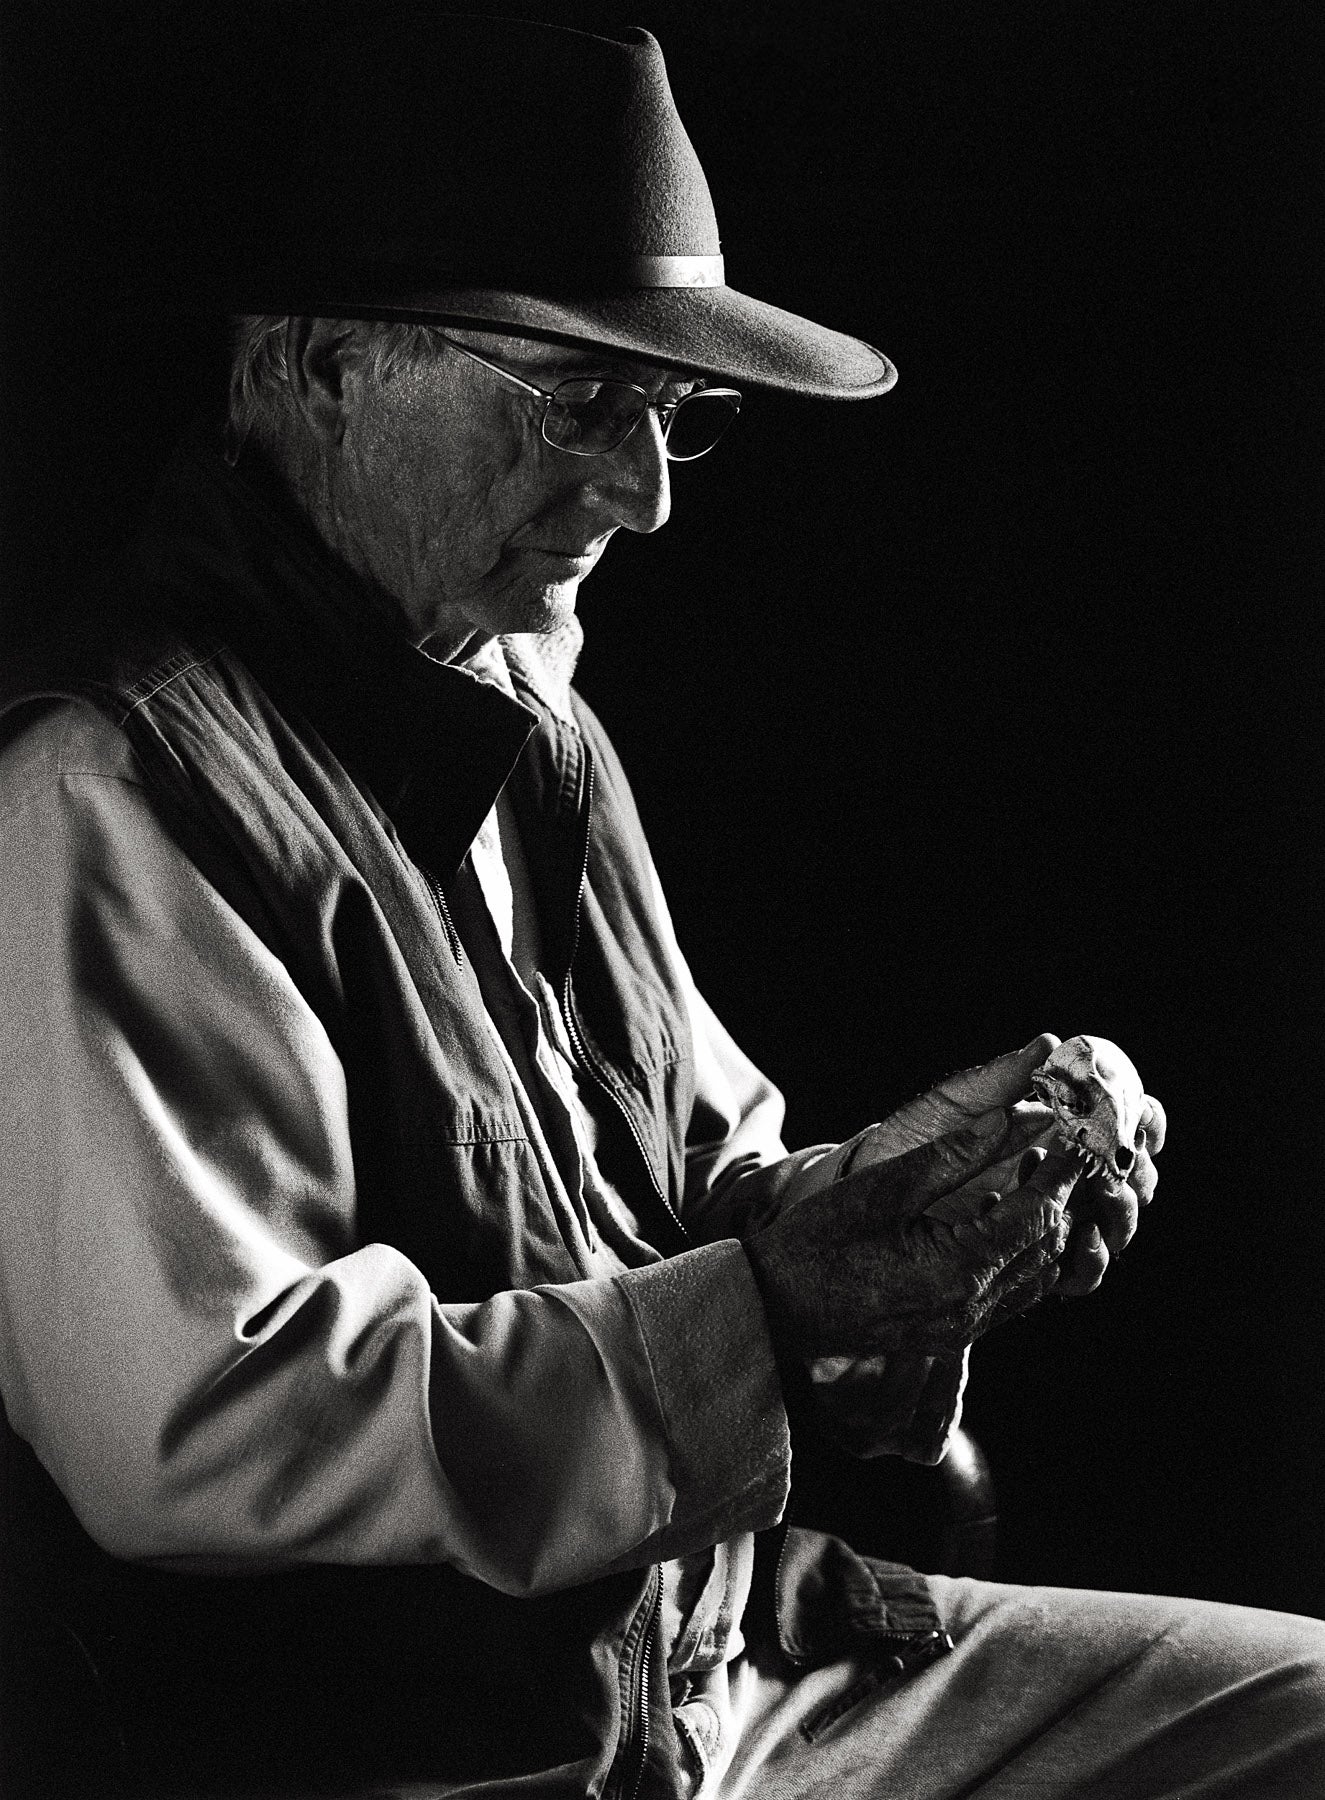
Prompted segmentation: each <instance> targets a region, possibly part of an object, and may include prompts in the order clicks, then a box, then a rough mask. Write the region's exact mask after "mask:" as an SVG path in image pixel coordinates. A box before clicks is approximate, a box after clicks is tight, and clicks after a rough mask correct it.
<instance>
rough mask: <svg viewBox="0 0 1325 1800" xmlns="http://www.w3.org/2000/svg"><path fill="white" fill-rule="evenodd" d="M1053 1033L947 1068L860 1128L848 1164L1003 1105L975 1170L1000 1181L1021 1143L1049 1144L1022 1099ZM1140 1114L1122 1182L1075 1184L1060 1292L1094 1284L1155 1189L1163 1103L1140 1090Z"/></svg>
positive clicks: (1039, 1111)
mask: <svg viewBox="0 0 1325 1800" xmlns="http://www.w3.org/2000/svg"><path fill="white" fill-rule="evenodd" d="M1059 1041H1060V1040H1059V1039H1058V1038H1057V1037H1055V1036H1054V1035H1053V1033H1052V1032H1048V1031H1045V1032H1041V1033H1040V1035H1039V1036H1038V1037H1035V1038H1032V1039H1031V1041H1030V1043H1029V1044H1027V1045H1026V1047H1025V1048H1024V1049H1022V1050H1017V1051H1014V1052H1013V1053H1011V1054H1010V1055H1007V1056H1000V1057H996V1058H995V1059H994V1061H993V1062H988V1063H983V1064H980V1065H979V1066H978V1067H976V1068H973V1069H963V1070H961V1071H960V1072H959V1073H958V1074H956V1075H949V1076H948V1077H947V1078H946V1079H945V1080H943V1081H941V1082H939V1083H938V1085H937V1086H936V1087H934V1088H931V1089H930V1091H929V1092H928V1093H926V1094H921V1095H919V1096H918V1098H916V1099H915V1100H912V1101H909V1102H908V1103H907V1105H905V1106H903V1107H901V1108H899V1110H898V1111H897V1112H895V1113H893V1114H892V1115H891V1116H890V1117H889V1118H887V1119H885V1120H884V1121H883V1123H882V1124H881V1125H873V1126H871V1127H870V1128H869V1130H868V1131H866V1132H863V1133H862V1134H861V1138H860V1141H859V1145H858V1147H857V1149H856V1151H855V1153H854V1155H853V1157H852V1160H851V1162H850V1163H849V1164H848V1168H849V1169H850V1170H851V1171H852V1172H854V1171H855V1170H856V1169H859V1168H862V1167H864V1166H866V1165H867V1164H869V1163H873V1162H878V1161H887V1160H890V1159H891V1158H893V1157H895V1156H898V1155H900V1154H901V1153H902V1152H903V1151H905V1150H909V1149H912V1148H914V1147H915V1146H916V1145H917V1144H923V1143H928V1142H931V1141H932V1140H933V1139H934V1138H936V1137H938V1136H941V1135H942V1134H943V1133H945V1132H950V1131H954V1130H956V1129H958V1128H959V1127H961V1126H962V1125H964V1124H967V1123H969V1122H970V1121H972V1120H973V1119H976V1118H978V1117H979V1116H980V1115H981V1114H983V1113H985V1112H986V1111H988V1110H989V1109H991V1108H995V1107H1010V1108H1012V1109H1013V1122H1014V1128H1013V1131H1012V1132H1011V1133H1010V1135H1009V1140H1008V1143H1007V1144H1006V1145H1005V1146H1004V1150H1003V1154H1002V1156H1001V1157H1000V1160H999V1161H998V1162H997V1163H996V1164H994V1165H993V1166H992V1167H991V1168H990V1169H988V1170H987V1171H986V1173H985V1175H984V1176H983V1177H982V1178H981V1179H982V1182H983V1183H984V1184H986V1185H988V1186H989V1187H990V1188H1002V1187H1005V1186H1007V1185H1008V1184H1009V1183H1010V1182H1011V1181H1012V1180H1013V1178H1014V1175H1015V1170H1016V1166H1017V1161H1018V1158H1019V1157H1020V1154H1021V1152H1022V1150H1023V1149H1024V1148H1025V1147H1026V1146H1027V1145H1028V1144H1031V1143H1038V1144H1039V1145H1040V1146H1041V1147H1042V1148H1044V1149H1045V1150H1046V1152H1049V1151H1051V1150H1053V1149H1054V1138H1053V1134H1052V1132H1051V1131H1050V1129H1049V1126H1050V1120H1051V1115H1050V1112H1049V1110H1048V1108H1047V1107H1045V1106H1042V1105H1040V1103H1039V1102H1038V1101H1035V1102H1029V1101H1026V1100H1025V1099H1024V1096H1025V1095H1026V1094H1028V1093H1029V1092H1030V1078H1031V1076H1032V1074H1033V1073H1034V1072H1035V1070H1036V1069H1038V1068H1040V1067H1041V1065H1042V1064H1043V1063H1044V1062H1045V1060H1046V1058H1047V1057H1048V1056H1049V1053H1050V1052H1051V1051H1052V1050H1055V1049H1056V1048H1057V1047H1058V1044H1059ZM1142 1118H1143V1123H1144V1124H1145V1128H1146V1142H1145V1144H1144V1146H1143V1147H1141V1148H1139V1149H1138V1151H1137V1155H1136V1161H1135V1163H1134V1164H1133V1166H1132V1168H1131V1170H1130V1171H1129V1173H1128V1177H1127V1183H1126V1185H1125V1186H1122V1187H1120V1186H1119V1185H1118V1184H1116V1183H1114V1182H1111V1181H1110V1180H1109V1178H1108V1177H1107V1176H1102V1175H1100V1176H1088V1177H1083V1178H1082V1180H1081V1181H1080V1182H1079V1183H1078V1185H1077V1189H1076V1192H1075V1194H1074V1195H1073V1198H1072V1207H1071V1232H1070V1235H1069V1237H1068V1241H1067V1246H1066V1249H1065V1250H1064V1252H1063V1256H1062V1261H1061V1265H1060V1269H1059V1279H1058V1282H1057V1285H1056V1290H1055V1291H1056V1292H1057V1293H1059V1294H1060V1295H1063V1296H1073V1295H1079V1294H1088V1293H1091V1292H1093V1291H1094V1289H1095V1288H1097V1287H1098V1286H1099V1285H1100V1283H1101V1281H1103V1279H1104V1274H1105V1270H1106V1269H1107V1268H1108V1266H1109V1259H1110V1257H1111V1256H1116V1255H1117V1254H1118V1253H1119V1251H1120V1250H1122V1249H1123V1248H1124V1247H1125V1246H1126V1245H1127V1244H1128V1243H1130V1242H1131V1239H1132V1237H1133V1235H1134V1233H1135V1231H1136V1226H1137V1219H1138V1216H1139V1213H1140V1209H1141V1208H1142V1207H1143V1206H1148V1205H1149V1204H1150V1201H1151V1199H1152V1198H1153V1196H1154V1192H1155V1187H1156V1184H1157V1182H1158V1179H1159V1177H1158V1174H1157V1173H1156V1170H1155V1164H1154V1160H1153V1159H1154V1157H1156V1156H1157V1155H1158V1154H1159V1152H1160V1150H1161V1149H1162V1148H1163V1145H1164V1129H1165V1124H1164V1109H1163V1107H1162V1106H1161V1105H1160V1104H1159V1102H1158V1101H1157V1100H1153V1099H1150V1098H1149V1097H1147V1101H1146V1111H1145V1113H1144V1114H1143V1115H1142Z"/></svg>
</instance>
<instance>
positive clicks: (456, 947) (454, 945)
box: [423, 869, 465, 969]
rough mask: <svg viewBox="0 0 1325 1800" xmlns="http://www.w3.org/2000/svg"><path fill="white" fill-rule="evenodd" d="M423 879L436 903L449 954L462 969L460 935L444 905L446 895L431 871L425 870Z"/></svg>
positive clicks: (463, 956)
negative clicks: (449, 950) (449, 948)
mask: <svg viewBox="0 0 1325 1800" xmlns="http://www.w3.org/2000/svg"><path fill="white" fill-rule="evenodd" d="M423 878H424V880H425V881H426V882H427V883H428V891H429V893H430V894H431V895H432V897H433V900H434V902H435V903H436V906H437V911H438V914H439V916H440V918H441V921H442V930H443V931H444V932H445V933H446V941H447V943H448V944H449V945H450V946H451V954H452V956H454V957H455V959H456V962H457V963H458V964H459V966H460V967H461V968H462V969H463V968H464V966H465V952H464V948H463V946H462V945H461V942H460V933H459V932H458V931H457V930H456V928H455V925H454V923H453V921H452V919H451V909H450V907H449V906H448V905H447V904H446V893H445V891H444V889H443V887H442V884H441V882H440V881H439V880H438V879H437V877H436V876H435V875H434V874H433V873H432V872H431V870H428V869H425V870H424V871H423Z"/></svg>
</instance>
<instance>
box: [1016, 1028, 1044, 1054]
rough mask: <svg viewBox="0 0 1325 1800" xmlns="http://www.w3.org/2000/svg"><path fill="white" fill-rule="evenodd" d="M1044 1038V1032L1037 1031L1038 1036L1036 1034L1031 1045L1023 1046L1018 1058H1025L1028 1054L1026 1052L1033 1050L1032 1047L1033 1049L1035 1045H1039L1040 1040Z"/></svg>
mask: <svg viewBox="0 0 1325 1800" xmlns="http://www.w3.org/2000/svg"><path fill="white" fill-rule="evenodd" d="M1043 1036H1044V1033H1043V1032H1042V1031H1037V1032H1036V1034H1035V1036H1034V1037H1033V1038H1032V1039H1031V1041H1030V1043H1029V1044H1023V1045H1022V1047H1021V1049H1020V1050H1018V1052H1017V1055H1018V1056H1025V1054H1026V1052H1027V1051H1028V1050H1029V1049H1031V1048H1032V1047H1033V1046H1034V1045H1035V1044H1038V1043H1039V1041H1040V1039H1041V1038H1042V1037H1043Z"/></svg>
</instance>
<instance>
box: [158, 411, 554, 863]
mask: <svg viewBox="0 0 1325 1800" xmlns="http://www.w3.org/2000/svg"><path fill="white" fill-rule="evenodd" d="M139 564H140V569H141V572H142V573H143V575H144V576H145V578H146V581H147V584H148V587H149V590H150V592H151V594H152V596H153V601H154V605H155V606H156V607H158V608H162V607H163V608H164V610H165V612H166V614H167V616H168V618H169V620H170V623H171V625H172V627H174V628H176V629H179V628H182V629H183V630H184V631H185V632H186V633H187V634H188V635H189V636H190V637H191V638H192V639H193V640H194V641H197V640H198V639H199V638H200V637H201V638H204V639H207V638H210V639H213V640H220V641H221V642H222V643H224V644H225V645H226V646H228V647H229V648H231V649H233V650H234V651H235V652H236V653H237V654H238V655H239V657H240V658H241V660H243V661H244V662H245V663H246V664H247V666H248V667H249V668H250V669H251V671H252V672H253V674H254V675H256V677H257V678H258V680H259V681H260V682H261V683H262V685H263V686H264V687H265V688H266V689H267V690H268V692H269V693H270V694H271V697H272V698H273V699H274V700H275V701H276V702H277V704H279V705H280V706H281V707H282V709H283V710H290V709H293V710H295V711H297V712H298V713H300V714H302V715H303V716H304V717H305V718H306V719H307V721H308V722H309V723H310V724H311V725H312V726H313V727H314V729H315V730H316V731H317V732H318V734H319V735H320V736H321V737H322V738H323V739H324V741H325V742H326V743H327V744H328V745H329V747H330V748H331V749H332V750H333V752H334V753H335V754H336V756H337V758H338V759H339V760H340V761H341V762H342V763H343V764H344V765H345V767H346V768H347V769H348V770H349V771H350V773H351V774H352V775H353V776H354V777H355V778H356V780H358V781H359V782H361V783H362V784H363V785H364V786H365V787H367V788H368V790H369V791H370V792H371V793H372V795H373V796H374V798H375V799H376V800H377V801H378V803H379V804H380V805H381V807H382V808H383V810H384V811H385V812H386V813H387V814H388V816H389V817H390V818H391V819H392V822H393V823H394V824H395V825H396V827H397V829H398V830H399V832H400V834H401V837H402V838H403V839H404V841H405V842H406V844H407V845H408V846H409V848H410V849H411V852H412V853H413V854H414V855H416V856H417V857H418V858H419V860H420V861H423V862H424V863H426V865H427V866H428V867H429V868H430V869H431V870H432V871H433V872H434V873H435V874H438V875H441V876H443V877H444V878H445V877H449V876H450V875H451V874H453V873H454V871H455V869H456V868H458V866H459V864H460V863H461V861H462V860H463V858H464V856H465V853H466V851H467V850H468V848H469V845H470V844H471V843H472V842H473V839H474V837H475V836H476V835H477V832H478V829H479V827H480V825H481V824H482V822H483V820H484V818H485V817H486V816H487V812H488V810H489V808H490V807H491V805H492V803H493V801H494V800H495V799H496V797H497V794H498V793H499V792H500V790H501V788H502V786H503V784H504V783H505V781H506V779H507V777H508V776H509V774H510V772H511V770H512V768H513V767H514V765H515V762H516V760H517V758H518V757H519V755H520V752H521V750H522V748H523V747H524V745H525V743H526V741H527V739H528V738H529V736H530V734H531V732H532V731H533V730H534V728H535V726H536V724H537V723H538V719H539V714H538V712H536V711H533V710H531V708H530V707H528V706H526V705H524V704H522V703H521V701H520V700H519V699H517V698H515V697H514V695H513V694H512V693H511V692H509V691H504V690H503V688H502V687H501V686H500V685H498V684H496V683H493V682H491V681H487V680H481V679H479V678H478V677H477V676H476V675H474V674H472V673H470V672H469V671H467V670H466V669H464V668H460V667H457V666H454V665H451V664H447V663H441V662H438V661H436V660H435V659H434V658H432V657H430V656H428V655H427V654H426V653H425V652H424V651H422V650H419V649H417V648H416V647H415V646H414V645H413V644H411V643H410V641H409V639H408V637H407V636H406V635H405V632H404V630H403V629H401V628H397V626H396V625H395V622H394V621H393V620H392V619H390V618H388V617H387V616H385V614H384V612H383V610H382V609H381V606H380V604H379V603H378V602H377V601H376V600H375V598H374V597H373V596H372V595H371V594H370V593H369V592H368V591H367V590H366V589H365V588H364V587H363V585H362V584H361V583H359V582H358V581H357V580H356V579H355V578H354V577H353V576H352V575H351V574H350V573H349V572H348V571H347V570H345V569H344V568H343V567H342V566H341V565H339V564H338V563H336V562H335V561H334V560H333V559H332V558H331V557H330V556H329V555H328V553H327V552H326V551H325V550H324V549H323V547H322V546H321V544H320V543H319V542H318V540H317V539H316V538H315V536H314V535H313V533H312V531H311V530H310V529H309V528H308V527H307V526H306V525H305V524H304V523H303V521H302V520H300V519H299V518H298V517H297V516H295V515H293V514H292V513H290V512H288V511H287V510H286V509H284V508H283V507H282V506H281V504H280V503H279V501H277V500H276V499H274V498H273V497H272V496H271V495H270V494H269V493H268V492H266V491H265V490H264V487H263V485H262V483H261V478H260V476H257V475H255V474H253V473H248V472H246V473H243V474H241V473H238V472H236V471H235V470H232V469H231V468H230V467H229V466H228V465H227V464H226V462H225V461H224V459H223V458H222V456H221V455H220V453H219V449H218V448H217V447H215V446H214V445H213V444H212V442H211V441H210V439H209V437H208V435H207V434H206V433H204V431H202V430H201V429H199V430H197V431H195V432H193V433H191V434H190V436H189V437H188V438H187V439H186V440H185V442H184V443H183V444H182V445H181V446H180V448H179V450H178V452H177V453H176V455H175V457H174V459H173V460H172V462H171V464H170V465H169V467H168V468H167V470H166V472H165V474H164V476H163V478H162V480H161V482H160V484H159V486H158V489H157V492H156V495H155V497H154V500H153V504H152V508H151V512H150V514H149V517H148V523H147V528H146V531H145V533H144V536H143V539H142V542H141V545H140V550H139ZM522 685H523V686H524V691H526V692H530V691H531V690H530V687H529V685H528V684H522ZM532 697H533V696H532V693H531V698H532Z"/></svg>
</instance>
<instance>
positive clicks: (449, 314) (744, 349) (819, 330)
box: [264, 284, 897, 400]
mask: <svg viewBox="0 0 1325 1800" xmlns="http://www.w3.org/2000/svg"><path fill="white" fill-rule="evenodd" d="M264 310H266V309H264ZM271 310H280V311H283V312H284V311H290V310H298V311H300V312H305V313H310V314H320V315H321V316H323V317H328V318H372V319H393V320H405V321H412V322H416V323H420V324H436V325H442V324H446V325H470V326H473V327H475V328H476V329H479V330H484V329H487V330H504V331H508V332H518V333H521V334H524V335H527V336H537V337H546V338H549V339H552V340H553V341H554V342H560V343H568V344H592V345H595V346H601V347H602V348H604V349H608V350H622V351H626V352H628V353H629V354H631V355H634V356H639V357H643V358H645V359H647V360H649V361H651V362H661V363H666V364H668V365H669V366H671V367H675V368H683V369H692V370H694V371H695V372H696V373H697V374H701V375H707V376H717V377H720V378H721V379H723V380H726V381H732V382H747V383H750V384H753V385H754V386H758V387H768V388H779V389H782V390H784V391H785V392H788V393H794V394H805V395H809V396H813V397H815V398H819V399H824V400H869V399H873V398H874V397H875V396H876V395H878V394H886V393H887V391H888V389H889V388H890V387H892V385H893V383H894V382H895V381H896V380H897V370H896V369H895V368H894V367H893V365H892V363H891V362H889V360H888V358H887V357H886V356H885V355H884V354H883V352H882V351H880V350H876V349H875V348H874V347H873V346H872V345H870V344H867V343H865V342H864V341H863V340H862V339H860V338H854V337H849V336H847V335H846V334H845V333H844V332H840V331H831V330H829V328H828V327H827V326H824V325H816V324H815V323H814V322H813V321H812V320H810V319H803V318H801V317H800V316H799V315H798V314H796V313H791V312H785V311H783V309H782V308H781V307H777V306H770V305H768V304H767V302H765V301H763V300H755V299H752V298H751V296H750V295H748V294H742V293H739V292H737V290H736V289H735V288H729V287H696V288H632V289H627V290H618V291H616V292H608V293H605V294H592V295H590V294H585V295H581V294H568V295H560V296H558V297H556V298H549V297H547V296H546V295H538V294H527V293H518V292H515V291H512V290H506V289H496V288H465V287H444V288H437V289H432V290H427V291H413V292H411V291H409V290H405V291H401V290H400V289H398V288H397V289H393V290H391V291H390V292H383V293H380V294H374V293H372V292H364V291H363V290H362V289H359V288H358V286H357V284H355V286H354V288H352V289H351V291H350V292H348V293H341V294H337V293H336V292H335V289H334V288H331V291H329V292H325V293H319V294H318V295H317V296H316V298H314V297H313V296H309V299H308V300H307V302H302V301H301V303H300V304H299V305H298V307H297V308H295V309H292V308H291V307H290V306H289V305H283V306H281V307H280V308H279V309H276V308H273V309H271Z"/></svg>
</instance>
